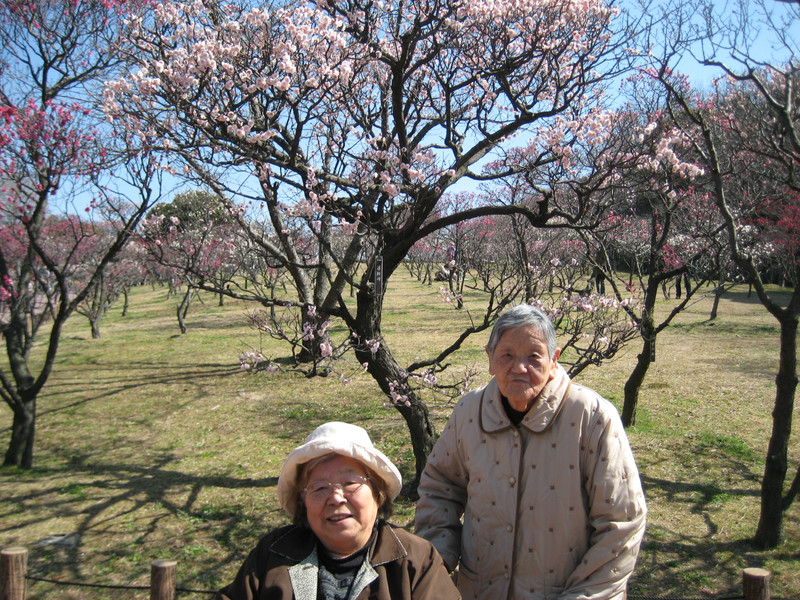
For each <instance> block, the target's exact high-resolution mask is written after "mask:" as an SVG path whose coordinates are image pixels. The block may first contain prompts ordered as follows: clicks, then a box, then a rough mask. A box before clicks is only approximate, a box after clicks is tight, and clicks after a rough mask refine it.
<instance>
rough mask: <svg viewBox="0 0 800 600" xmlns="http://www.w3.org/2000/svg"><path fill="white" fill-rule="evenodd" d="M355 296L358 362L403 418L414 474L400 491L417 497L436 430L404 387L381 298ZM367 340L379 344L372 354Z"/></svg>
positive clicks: (421, 405)
mask: <svg viewBox="0 0 800 600" xmlns="http://www.w3.org/2000/svg"><path fill="white" fill-rule="evenodd" d="M381 291H382V290H381ZM357 296H358V311H357V314H356V318H355V322H354V323H352V324H351V326H353V327H354V330H355V333H356V334H357V335H358V336H359V338H360V339H359V342H360V343H359V344H358V345H357V346H356V352H355V353H356V357H357V358H358V361H359V362H360V363H361V364H364V363H366V364H367V365H368V370H369V373H370V375H371V376H372V378H373V379H375V381H376V382H377V383H378V385H379V386H380V388H381V390H382V391H383V393H384V394H386V396H387V398H390V399H392V401H393V403H394V406H395V408H397V410H398V411H399V412H400V414H401V415H402V416H403V418H404V419H405V421H406V426H407V427H408V431H409V433H410V434H411V446H412V448H413V451H414V460H415V473H414V479H413V480H412V481H411V482H406V484H405V485H404V486H403V493H404V494H405V495H406V496H408V497H410V498H416V497H417V486H418V485H419V480H420V477H421V476H422V471H423V469H424V468H425V464H426V463H427V462H428V455H429V454H430V453H431V450H433V443H434V442H435V441H436V432H435V429H434V427H433V422H432V421H431V416H430V411H429V410H428V406H427V405H426V404H425V402H424V401H423V400H422V399H421V398H420V397H418V396H417V395H416V394H415V393H414V392H412V391H409V390H408V389H407V388H406V387H405V386H406V379H407V375H406V374H405V373H404V371H403V369H401V368H400V365H399V364H398V363H397V361H396V360H395V358H394V355H393V354H392V351H391V350H390V349H389V347H388V346H387V345H386V343H385V340H384V339H383V336H382V334H381V328H380V322H381V313H382V307H381V300H382V297H381V296H376V295H374V294H373V292H372V291H365V290H362V291H359V292H358V295H357ZM368 340H379V341H380V345H379V346H378V348H377V350H376V351H375V352H374V353H373V352H372V351H371V350H370V349H369V348H368V347H367V346H366V345H365V343H366V342H367V341H368ZM398 395H401V396H404V398H403V399H402V400H400V401H398V400H396V398H397V396H398Z"/></svg>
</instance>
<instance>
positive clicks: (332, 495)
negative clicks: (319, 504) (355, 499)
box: [326, 483, 347, 504]
mask: <svg viewBox="0 0 800 600" xmlns="http://www.w3.org/2000/svg"><path fill="white" fill-rule="evenodd" d="M326 500H327V501H328V502H335V503H337V504H341V503H342V502H346V501H347V499H346V498H345V495H344V487H342V485H341V484H339V483H334V484H332V485H331V487H330V490H329V491H328V497H327V498H326Z"/></svg>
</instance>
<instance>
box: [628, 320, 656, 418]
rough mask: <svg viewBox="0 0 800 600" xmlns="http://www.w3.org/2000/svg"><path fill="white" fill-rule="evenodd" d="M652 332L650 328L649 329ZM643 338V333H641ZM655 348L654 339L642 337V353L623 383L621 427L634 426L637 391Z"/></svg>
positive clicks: (637, 401)
mask: <svg viewBox="0 0 800 600" xmlns="http://www.w3.org/2000/svg"><path fill="white" fill-rule="evenodd" d="M651 331H652V328H651ZM643 336H644V332H643ZM654 348H655V338H654V337H653V336H652V334H651V335H648V336H644V342H643V343H642V352H641V353H640V354H639V356H638V360H637V361H636V366H635V367H634V368H633V371H631V374H630V376H628V380H627V381H626V382H625V401H624V403H623V405H622V415H621V416H622V425H623V427H629V426H631V425H636V406H637V404H638V403H639V390H640V389H641V387H642V382H644V378H645V376H646V375H647V370H648V369H649V368H650V365H651V363H652V362H653V349H654Z"/></svg>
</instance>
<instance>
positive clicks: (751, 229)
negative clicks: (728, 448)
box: [653, 0, 800, 548]
mask: <svg viewBox="0 0 800 600" xmlns="http://www.w3.org/2000/svg"><path fill="white" fill-rule="evenodd" d="M702 8H703V10H704V12H703V16H704V18H703V19H702V20H701V21H700V24H699V25H695V24H693V22H692V20H691V18H692V15H693V13H692V8H690V7H688V6H686V5H678V6H677V7H676V8H675V10H673V11H672V12H671V15H672V16H673V17H676V18H675V19H674V22H675V23H676V24H677V26H676V28H675V29H674V30H673V31H672V32H671V33H672V35H670V36H669V37H668V40H669V43H667V44H665V45H664V47H665V51H664V52H663V53H662V54H661V55H660V58H661V62H660V64H659V65H658V67H657V68H656V69H654V71H653V74H654V77H655V79H656V80H657V81H658V82H659V83H660V84H661V85H662V86H663V87H664V89H665V90H667V92H668V93H669V95H670V104H669V106H670V108H671V113H670V116H671V118H672V121H673V123H675V124H676V126H678V127H681V128H682V130H683V133H684V135H685V136H686V137H687V138H688V139H690V140H691V143H692V146H693V150H694V152H695V155H696V157H697V161H698V163H699V164H700V165H702V167H703V168H704V169H705V170H706V172H707V173H708V176H709V178H710V185H709V188H708V189H709V193H710V197H711V198H713V201H714V203H715V204H716V206H717V209H718V211H719V214H720V215H721V219H722V221H723V223H724V225H725V231H726V234H727V236H728V243H729V247H730V249H731V254H732V256H733V260H734V262H735V263H736V264H737V266H738V267H739V269H740V270H741V272H742V273H743V274H744V276H745V277H746V279H747V281H748V283H750V284H751V285H752V287H753V289H754V290H755V292H756V294H757V295H758V298H759V300H760V301H761V303H762V305H763V306H764V308H765V309H766V310H767V311H768V312H769V313H770V314H771V315H772V316H773V317H774V318H775V319H776V321H777V322H778V324H779V326H780V354H779V365H778V371H777V374H776V378H775V383H776V391H775V402H774V407H773V411H772V431H771V433H770V439H769V446H768V449H767V455H766V460H765V467H764V475H763V478H762V483H761V511H760V516H759V522H758V526H757V529H756V532H755V535H754V538H753V541H754V543H755V544H756V545H758V546H761V547H766V548H774V547H776V546H777V545H778V544H779V543H780V542H781V540H782V537H783V519H784V515H785V512H786V510H787V509H788V508H789V506H790V505H791V504H792V502H793V501H794V500H795V499H796V497H797V494H798V493H800V466H799V467H798V468H797V470H796V472H795V474H794V477H793V478H792V479H791V480H790V481H791V482H790V483H789V484H788V486H787V474H788V473H789V460H788V444H789V439H790V435H791V431H792V414H793V412H794V400H795V391H796V387H797V381H798V375H797V331H798V321H800V285H799V284H800V256H798V254H797V252H796V251H795V250H796V248H797V247H798V244H797V241H796V240H795V239H793V233H795V232H797V231H800V230H799V229H798V228H797V226H796V223H794V222H792V221H793V219H792V216H793V215H794V214H796V210H795V202H796V199H797V193H798V191H799V190H800V178H798V173H800V117H799V115H800V91H798V87H799V85H800V62H799V61H800V37H799V36H798V35H797V32H798V30H800V7H798V6H795V5H791V4H786V5H783V6H778V5H777V4H773V3H769V4H768V3H765V2H763V0H758V1H756V2H754V3H752V4H751V5H748V6H747V10H743V11H742V12H741V13H739V14H738V15H736V16H737V18H736V19H724V18H719V19H715V18H708V16H709V15H710V16H711V17H713V16H714V15H715V13H714V8H713V6H710V5H709V6H704V7H702ZM712 23H713V26H712ZM719 24H721V25H722V26H719ZM764 32H768V33H769V35H770V37H771V39H772V40H773V49H774V51H775V52H776V55H777V56H779V57H780V58H779V60H774V59H770V58H769V57H767V58H765V57H762V56H759V55H757V54H756V52H755V51H754V47H753V45H752V44H753V41H754V40H755V39H756V36H757V35H763V34H764ZM697 39H704V40H705V43H704V45H703V46H702V48H701V53H700V55H699V56H698V58H699V60H700V61H701V62H702V63H703V64H705V65H706V66H708V67H714V68H716V69H717V71H718V72H722V73H724V74H725V77H724V78H721V79H719V80H717V81H716V82H715V85H714V87H713V89H712V90H711V91H710V92H709V93H708V94H707V95H705V96H699V95H697V94H694V93H691V92H689V91H688V90H686V89H684V88H682V87H681V86H679V85H676V84H675V81H674V79H673V78H672V77H671V76H670V69H669V67H670V66H671V63H672V62H674V60H675V58H676V56H677V55H678V54H680V53H681V52H682V51H685V49H686V48H687V47H694V46H693V44H694V41H695V40H697ZM654 56H655V55H654ZM778 237H781V239H782V240H783V241H782V243H776V241H777V239H778ZM776 255H783V256H782V259H780V263H782V264H783V266H784V270H783V273H782V275H783V276H785V277H786V279H787V280H788V282H789V283H790V284H791V285H792V286H793V287H792V292H791V295H790V296H789V298H788V300H786V299H785V298H780V297H777V296H776V295H774V294H772V293H771V291H770V288H769V287H768V286H767V281H768V279H767V277H766V276H767V269H766V267H767V266H769V265H768V262H767V259H769V261H770V262H772V263H773V264H774V263H775V258H774V257H775V256H776Z"/></svg>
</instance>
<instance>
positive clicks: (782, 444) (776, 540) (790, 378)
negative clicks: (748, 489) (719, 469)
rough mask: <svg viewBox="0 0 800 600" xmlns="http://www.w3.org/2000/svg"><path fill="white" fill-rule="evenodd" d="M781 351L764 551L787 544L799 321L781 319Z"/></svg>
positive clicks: (761, 541)
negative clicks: (786, 501)
mask: <svg viewBox="0 0 800 600" xmlns="http://www.w3.org/2000/svg"><path fill="white" fill-rule="evenodd" d="M780 325H781V348H780V359H779V360H780V363H779V367H778V375H777V376H776V378H775V383H776V387H777V390H776V392H775V407H774V409H773V411H772V435H771V436H770V439H769V447H768V449H767V460H766V465H765V466H764V477H763V479H762V481H761V515H760V517H759V520H758V528H757V529H756V534H755V536H754V538H753V543H754V544H755V545H756V546H758V547H760V548H776V547H777V546H778V544H780V543H781V541H782V540H783V513H784V510H785V509H786V508H787V507H785V506H784V505H783V485H784V482H785V480H786V472H787V470H788V451H789V436H790V434H791V431H792V412H793V410H794V394H795V389H796V388H797V317H796V316H794V315H791V314H788V315H785V316H784V317H783V318H782V319H780Z"/></svg>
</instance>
